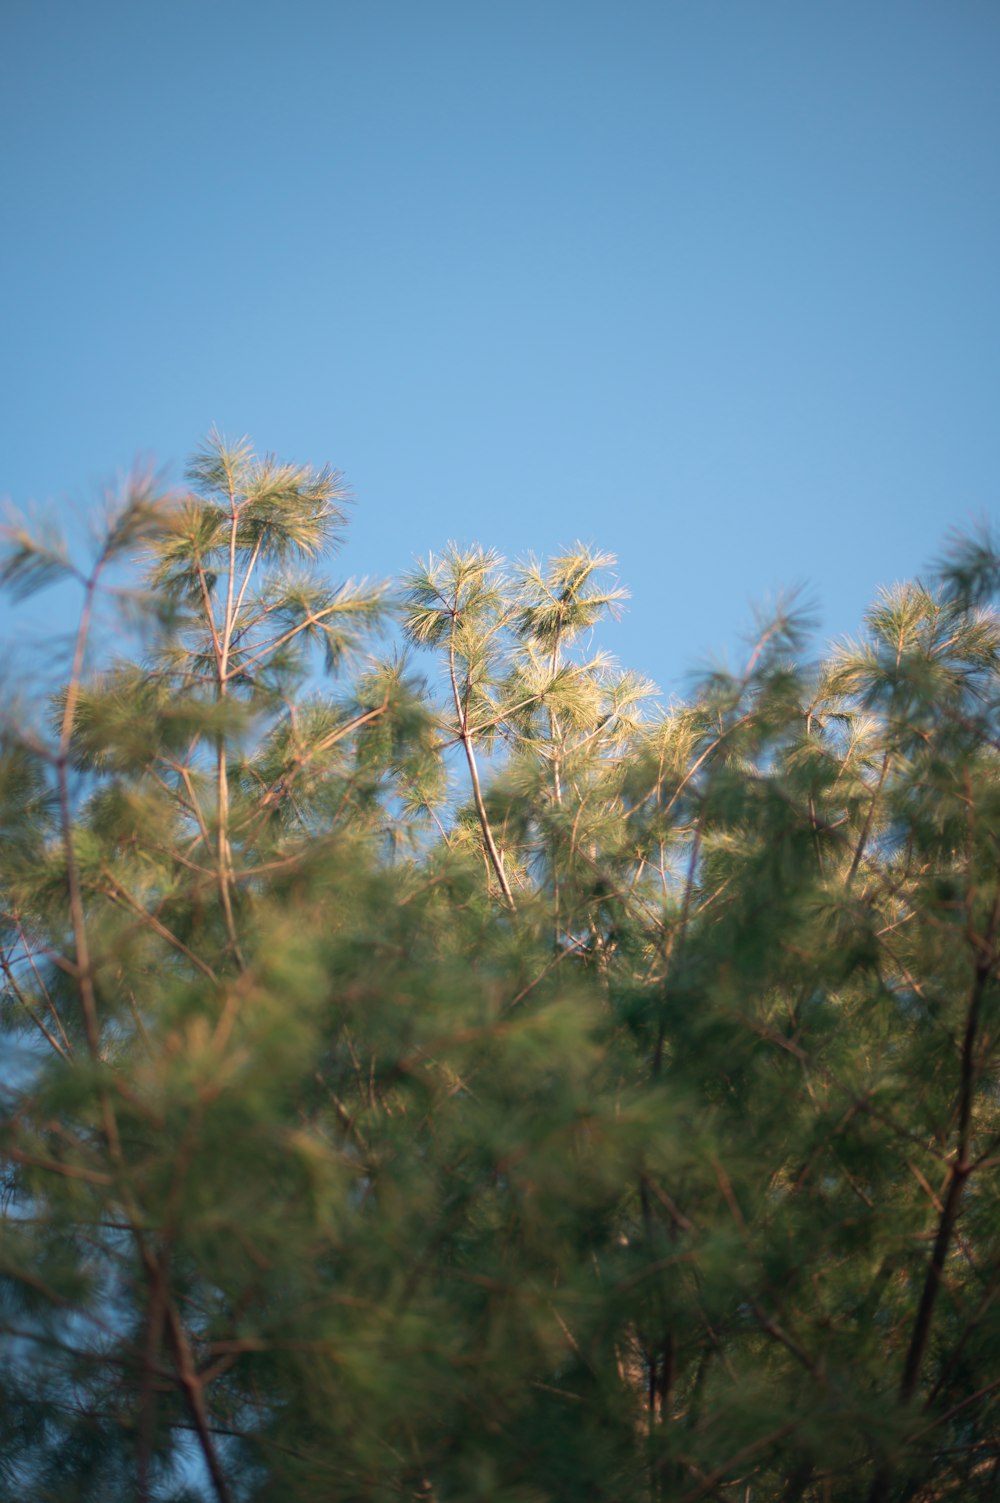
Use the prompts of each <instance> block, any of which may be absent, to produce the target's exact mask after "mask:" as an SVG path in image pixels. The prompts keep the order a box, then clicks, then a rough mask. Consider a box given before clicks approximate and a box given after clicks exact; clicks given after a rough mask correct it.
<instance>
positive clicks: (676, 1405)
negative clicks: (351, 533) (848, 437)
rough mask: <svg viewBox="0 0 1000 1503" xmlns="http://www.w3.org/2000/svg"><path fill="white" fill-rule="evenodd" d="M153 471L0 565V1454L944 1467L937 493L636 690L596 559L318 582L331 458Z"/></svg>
mask: <svg viewBox="0 0 1000 1503" xmlns="http://www.w3.org/2000/svg"><path fill="white" fill-rule="evenodd" d="M188 478H189V481H190V486H191V489H190V491H188V492H185V493H184V494H181V495H170V494H160V493H158V492H157V491H156V489H155V485H154V483H153V482H152V481H151V480H149V479H148V477H146V478H139V479H137V480H135V481H134V482H132V483H131V484H130V486H129V487H128V488H127V489H126V493H125V495H124V497H123V498H122V501H121V504H120V506H119V509H118V511H117V512H115V513H112V514H111V515H110V516H109V519H108V524H107V531H106V535H105V537H104V540H103V541H102V543H101V544H100V546H99V548H98V552H97V555H96V557H95V559H94V561H93V563H92V564H91V565H90V566H89V567H80V566H78V565H77V564H75V563H73V562H71V561H70V560H69V557H68V554H67V553H66V551H65V549H64V548H63V545H62V544H61V543H60V542H59V541H58V539H55V538H54V536H53V535H43V536H41V537H36V536H35V535H34V534H32V532H31V530H30V528H29V525H28V524H27V523H26V522H23V521H19V522H17V523H15V524H14V525H13V526H12V528H11V529H10V530H9V531H8V533H7V534H6V538H7V544H6V552H5V554H4V555H3V560H2V562H0V575H2V577H3V579H5V581H6V582H7V584H8V586H9V587H10V588H12V589H13V590H14V592H15V593H24V592H25V591H26V590H27V589H29V588H35V587H40V586H42V585H44V584H45V583H46V582H48V580H50V579H52V578H55V577H57V576H59V577H70V578H74V579H76V580H77V581H78V582H79V583H80V585H81V589H82V593H83V611H82V616H81V628H80V633H79V636H78V639H77V646H76V651H75V654H74V660H73V666H72V671H71V674H70V677H69V680H68V682H67V683H66V685H65V686H64V688H63V689H62V691H61V692H60V693H58V694H57V695H56V696H55V697H54V699H53V701H52V703H51V704H50V705H49V707H48V710H49V713H48V718H47V720H46V718H45V717H42V716H39V715H37V714H36V713H32V714H30V715H25V716H21V715H19V716H17V717H13V716H12V717H11V719H10V721H9V723H8V724H7V725H6V727H5V728H4V730H3V733H2V737H0V835H2V839H3V848H4V862H3V870H2V874H0V970H2V979H3V995H2V1008H3V1011H2V1019H3V1028H4V1032H5V1041H6V1043H7V1046H8V1052H7V1059H8V1061H9V1063H8V1064H7V1066H6V1067H5V1073H4V1076H3V1098H2V1113H0V1151H2V1157H3V1164H4V1170H3V1173H4V1180H3V1186H4V1194H3V1216H2V1219H0V1330H2V1331H3V1333H4V1340H5V1354H4V1356H5V1360H4V1364H3V1369H2V1375H0V1387H2V1390H3V1398H4V1404H3V1405H2V1406H0V1413H2V1419H0V1426H2V1436H0V1457H2V1460H0V1499H7V1498H9V1499H11V1500H15V1499H16V1500H18V1503H20V1500H28V1503H43V1500H54V1499H59V1500H66V1499H78V1500H80V1503H84V1500H94V1503H97V1500H100V1503H114V1500H118V1499H121V1500H122V1503H124V1500H126V1499H132V1498H139V1499H142V1500H148V1503H153V1500H157V1503H161V1500H162V1503H165V1500H168V1499H169V1500H172V1503H181V1500H191V1499H194V1498H201V1497H209V1496H214V1497H215V1498H216V1499H218V1500H220V1503H225V1500H231V1503H237V1500H240V1503H243V1500H246V1503H251V1500H261V1503H263V1500H265V1499H266V1500H270V1499H275V1498H280V1499H283V1500H284V1499H288V1500H289V1503H320V1500H322V1503H338V1500H339V1503H362V1500H364V1503H381V1500H386V1503H388V1500H393V1499H411V1500H424V1503H430V1500H434V1503H450V1500H453V1503H467V1500H482V1503H568V1500H571V1499H572V1500H574V1503H577V1500H588V1499H590V1500H594V1503H597V1500H615V1503H618V1500H622V1503H624V1500H629V1503H632V1500H635V1499H647V1500H649V1503H696V1500H700V1499H721V1500H727V1503H737V1500H739V1503H749V1500H751V1499H752V1500H753V1503H798V1500H801V1503H856V1500H868V1503H890V1500H891V1503H904V1500H907V1503H931V1500H938V1499H944V1498H955V1499H959V1498H961V1499H963V1500H964V1499H972V1500H976V1499H979V1500H982V1503H986V1500H989V1499H991V1498H993V1497H995V1496H996V1490H997V1486H998V1479H1000V1450H998V1447H997V1443H996V1435H997V1433H998V1431H1000V1409H998V1406H1000V1383H998V1381H997V1378H996V1373H997V1371H998V1370H1000V1299H998V1298H997V1295H998V1293H1000V1274H998V1271H997V1270H998V1267H1000V1215H998V1210H997V1207H998V1205H1000V1198H998V1195H997V1188H998V1186H997V1177H998V1170H1000V1099H998V1088H997V1086H998V1065H1000V1055H998V1046H1000V986H998V978H997V962H998V930H1000V875H998V873H1000V863H998V839H1000V835H998V832H1000V776H998V773H1000V762H998V758H1000V737H998V729H1000V727H998V696H997V684H998V658H1000V628H998V620H997V616H996V614H995V612H994V610H993V609H992V607H991V605H990V599H991V595H990V592H991V590H993V589H995V585H996V580H997V577H998V564H997V559H996V554H995V550H993V548H992V545H991V543H990V540H989V539H988V538H987V537H982V538H979V539H977V540H974V541H973V542H971V543H969V544H968V545H966V546H963V547H960V546H959V545H957V544H956V545H955V547H954V548H953V549H952V552H951V553H950V555H949V557H948V559H947V560H946V563H945V565H944V566H942V571H941V575H940V579H939V581H938V583H937V584H936V585H934V586H933V587H925V586H921V585H912V586H905V587H897V588H895V589H893V590H892V591H888V592H885V593H884V594H883V595H882V596H880V598H879V600H878V601H877V602H876V604H875V605H874V607H873V608H872V610H871V612H870V613H869V615H868V617H867V618H866V621H865V623H864V628H863V632H862V635H861V637H860V638H859V640H858V641H857V642H856V643H851V644H845V645H844V646H842V647H841V648H840V649H838V650H837V651H836V652H834V653H833V654H832V655H831V657H830V659H829V661H827V662H826V663H823V664H821V665H819V666H818V667H816V668H811V667H809V666H807V665H804V663H803V641H804V639H803V627H804V623H803V620H802V618H801V615H800V614H798V613H796V611H795V610H793V609H790V608H783V609H782V610H781V611H779V612H778V614H777V615H776V617H775V618H774V619H773V620H770V621H768V622H763V623H761V626H760V630H759V635H758V638H757V640H756V642H755V643H754V645H753V648H752V650H751V652H750V653H749V656H748V661H747V666H746V669H745V671H743V672H742V673H740V674H735V675H727V674H723V673H714V674H712V675H709V676H708V677H707V678H706V680H705V681H704V683H703V684H702V685H701V686H700V687H699V688H698V690H697V691H696V692H695V693H694V694H693V695H692V696H691V699H690V701H689V702H688V703H686V704H677V705H671V706H668V707H666V708H662V707H660V706H658V705H657V703H656V701H655V694H654V690H653V688H652V686H651V685H649V684H648V683H646V682H644V681H643V680H641V679H639V678H637V677H636V676H635V675H632V674H629V673H628V672H625V671H623V670H621V669H620V668H619V667H618V666H617V665H616V664H615V663H614V662H613V660H612V659H611V658H610V657H608V656H607V654H606V653H605V652H604V651H603V650H601V649H600V648H598V647H597V646H595V645H594V642H593V640H592V638H593V637H594V636H596V635H597V634H598V633H599V632H600V629H601V626H602V623H604V622H605V621H606V620H607V619H608V618H609V617H613V616H614V614H615V611H616V609H617V606H618V603H619V602H620V600H621V599H622V596H623V592H622V590H621V589H620V587H619V586H618V585H617V583H616V582H615V580H614V578H613V576H612V575H611V573H610V570H611V568H612V566H613V559H612V558H611V557H610V556H609V555H605V554H599V553H596V552H595V551H593V550H592V549H589V548H586V547H584V546H582V545H577V546H576V547H574V548H573V549H571V550H568V551H567V552H566V553H565V554H564V555H562V556H560V557H558V558H555V559H553V560H550V561H548V562H544V561H536V560H534V559H530V560H529V561H528V562H527V563H526V564H524V565H519V566H516V567H508V566H507V565H505V564H504V563H503V561H502V560H501V559H499V558H498V557H497V556H496V555H495V554H493V553H490V552H488V551H486V550H483V549H472V550H468V551H462V550H460V549H458V548H456V547H453V546H452V547H449V548H448V549H447V550H446V551H445V552H444V553H443V554H442V555H440V556H438V555H435V556H432V557H430V558H429V559H428V560H427V562H426V563H425V564H422V565H420V566H419V567H418V568H417V569H415V570H414V571H413V573H412V574H411V575H410V577H409V578H407V579H406V580H404V581H403V582H402V585H401V587H400V589H399V592H398V594H397V595H395V596H393V595H392V594H391V593H390V592H389V591H387V590H386V589H385V588H384V587H369V586H366V585H364V584H360V585H357V584H347V585H343V584H342V585H339V586H338V585H334V584H331V583H330V581H329V580H328V579H327V578H326V577H325V576H324V575H323V574H322V573H320V572H318V562H317V561H318V560H319V558H320V556H321V555H322V554H323V553H326V552H329V551H330V550H331V549H332V548H333V547H334V546H335V545H336V543H337V540H338V538H339V536H340V532H341V529H342V525H343V521H344V515H343V509H342V502H343V500H344V491H343V488H342V485H341V482H340V479H339V477H337V476H336V475H335V474H334V473H333V472H331V471H329V470H322V471H313V470H310V469H308V468H303V467H294V466H288V465H284V464H279V463H278V462H277V461H275V460H274V459H271V458H268V459H263V460H260V459H258V458H257V457H256V456H255V455H254V453H253V451H252V449H251V447H250V445H249V444H248V443H247V442H246V441H240V442H238V443H235V444H231V443H226V442H224V441H222V440H221V439H219V438H217V437H213V438H212V439H211V440H210V441H209V443H208V444H207V445H206V447H205V449H204V450H203V451H202V452H200V453H199V454H198V455H196V456H195V459H194V460H193V462H192V464H191V467H190V471H189V476H188ZM123 568H128V569H131V571H132V580H133V583H134V584H135V586H136V591H135V594H134V596H133V597H132V598H131V599H126V598H125V597H124V596H122V595H121V594H120V593H116V594H114V595H112V597H111V598H112V599H118V600H120V601H121V604H122V606H123V608H125V609H126V614H125V618H124V621H125V624H123V627H122V631H121V633H120V635H119V636H118V638H117V639H116V645H117V649H118V654H117V656H111V657H108V656H105V657H104V658H101V657H100V655H99V654H97V653H95V652H92V648H91V634H92V633H91V622H92V618H93V611H94V605H95V601H97V600H99V599H101V598H102V591H103V587H104V584H105V581H106V579H107V577H108V571H109V570H111V569H117V570H118V571H119V575H118V576H116V578H117V577H120V571H121V570H122V569H123ZM392 612H396V613H397V615H398V619H399V621H400V623H401V629H402V632H403V635H404V637H405V638H406V639H407V641H408V643H409V648H410V652H409V655H408V656H403V657H399V656H395V657H393V656H390V657H389V658H386V659H380V658H379V657H378V656H377V655H376V653H375V652H374V650H373V649H374V646H375V645H376V639H377V635H378V633H379V631H380V629H381V627H382V626H383V624H384V623H385V622H386V620H387V619H388V617H389V616H390V615H391V613H392ZM137 620H138V621H139V622H140V627H141V629H140V630H139V631H138V632H137V631H136V622H137ZM131 641H134V642H135V643H136V646H135V650H134V651H130V650H129V649H128V644H129V642H131ZM321 668H324V669H325V670H326V671H327V672H328V673H331V674H332V675H333V683H332V685H331V684H325V683H324V681H323V679H322V678H321V676H320V669H321ZM424 672H426V674H427V676H428V677H427V679H425V678H424V677H423V676H422V674H423V673H424ZM37 724H43V725H44V724H47V725H48V726H49V727H50V731H49V734H48V739H47V740H46V739H44V737H43V736H41V735H39V734H36V733H35V732H28V731H27V730H25V729H24V727H25V726H27V725H37Z"/></svg>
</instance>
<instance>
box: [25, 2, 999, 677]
mask: <svg viewBox="0 0 1000 1503" xmlns="http://www.w3.org/2000/svg"><path fill="white" fill-rule="evenodd" d="M0 7H2V13H3V35H4V41H3V46H2V48H0V116H2V119H0V139H2V141H3V143H4V146H3V152H2V160H3V198H2V204H3V213H4V219H5V226H4V232H3V235H2V237H0V286H2V288H3V296H2V300H0V303H2V313H0V493H3V494H6V495H9V496H10V497H11V498H12V499H13V500H14V501H15V502H17V503H19V504H23V503H24V502H26V501H27V500H28V499H29V498H31V497H36V498H39V499H43V500H44V499H51V500H52V501H53V502H54V503H55V504H56V505H57V506H58V507H60V508H66V509H68V508H69V507H70V505H71V504H80V505H82V506H84V507H86V506H88V505H89V504H90V503H92V502H93V500H94V499H95V497H96V496H97V494H98V492H99V489H100V487H101V485H102V483H103V482H105V481H106V480H107V479H108V478H109V477H111V476H113V475H114V473H115V472H116V471H117V470H120V469H121V468H122V467H127V466H128V465H129V463H130V462H131V461H132V460H133V459H134V458H135V457H136V456H137V455H145V456H150V455H151V456H154V457H155V458H156V459H157V460H158V461H160V462H165V463H168V464H170V466H171V472H172V474H173V476H174V478H179V477H180V475H181V472H182V466H183V459H184V456H185V455H186V454H187V453H188V452H189V451H190V450H191V449H192V447H193V446H194V445H195V444H196V443H197V441H198V440H199V438H200V437H201V436H202V435H204V434H205V433H206V432H207V430H208V429H209V427H210V426H211V425H212V424H213V423H214V424H217V425H218V426H219V427H220V428H221V429H223V430H224V431H227V432H231V433H242V432H246V433H249V434H250V435H251V436H252V438H253V439H254V441H255V442H256V443H257V445H258V446H259V447H260V448H262V449H269V450H273V451H276V452H277V453H278V454H279V455H280V456H281V457H283V458H289V459H297V460H308V461H311V462H314V463H317V464H319V463H323V462H326V461H330V462H331V463H333V464H335V465H336V466H338V467H339V468H341V469H343V470H344V471H346V473H347V476H348V478H349V480H350V483H351V485H352V488H353V491H354V493H355V496H356V499H357V503H358V504H357V506H356V508H355V509H354V512H353V524H352V529H351V533H350V537H349V542H348V546H347V548H346V550H345V553H344V554H343V556H342V558H341V560H340V567H341V569H342V571H344V572H350V573H354V574H361V573H366V574H369V575H376V576H385V575H392V574H396V573H398V572H399V571H400V570H402V569H405V568H406V567H407V565H408V563H409V561H410V560H411V558H412V556H413V555H414V554H418V553H424V552H426V551H427V550H428V549H429V548H437V547H440V546H441V545H442V544H443V543H444V542H445V541H446V540H447V539H449V538H457V539H459V540H463V541H472V540H478V541H481V542H483V543H485V544H489V545H494V546H497V547H498V548H500V549H501V550H503V551H504V552H506V553H508V554H519V553H524V552H525V551H527V550H529V549H532V550H534V551H536V552H545V551H550V550H553V549H556V548H559V547H560V546H563V545H565V544H566V543H568V542H570V541H572V540H573V539H574V538H575V537H577V536H580V537H583V538H584V539H585V540H590V541H593V542H595V543H598V544H600V545H601V546H603V547H607V548H611V549H614V550H615V551H616V552H617V553H618V555H619V558H620V572H621V577H622V579H623V581H624V582H625V583H626V584H628V585H629V587H630V588H631V591H632V597H633V598H632V600H631V602H630V606H629V610H628V614H627V616H626V617H625V619H624V620H623V621H622V623H620V625H618V626H617V627H615V628H614V629H613V630H612V631H611V632H610V633H609V634H608V635H607V638H606V645H607V646H608V647H610V648H611V649H612V650H613V651H615V652H616V653H617V654H618V655H619V656H620V658H621V659H622V660H623V662H624V663H626V664H627V665H628V666H631V667H635V668H637V669H639V670H641V671H643V672H645V673H647V674H649V675H650V676H652V677H653V678H655V679H656V680H657V681H658V682H660V683H661V684H663V685H664V686H665V687H666V688H667V689H668V690H677V689H679V688H681V687H682V686H683V683H684V675H685V673H686V671H687V670H689V669H691V668H692V667H695V666H697V665H698V664H699V663H704V662H705V661H706V660H707V659H708V658H709V657H711V656H712V655H713V654H716V653H719V654H726V653H728V654H729V656H730V657H731V658H734V657H735V656H736V655H737V653H738V650H739V649H738V641H739V634H740V632H741V630H742V629H743V628H744V627H745V626H746V624H747V623H748V621H749V618H750V604H751V602H752V601H754V600H757V601H760V600H763V599H766V598H767V597H768V595H769V594H773V593H774V592H775V591H776V590H777V589H779V588H781V587H782V586H787V585H793V584H797V583H805V584H806V586H807V588H808V590H809V593H810V594H811V596H812V598H813V599H814V600H815V601H816V602H817V604H818V606H819V608H820V621H821V627H822V630H823V632H824V633H826V634H838V633H843V632H847V631H849V630H852V629H853V628H854V627H855V626H856V625H857V622H858V618H859V615H860V612H861V611H862V609H863V607H864V605H865V604H866V602H867V601H868V600H869V598H870V597H871V595H872V593H873V591H874V589H875V588H876V587H877V585H878V584H880V583H884V582H889V581H891V580H893V579H895V578H900V577H906V576H908V575H911V574H913V573H914V572H915V571H917V570H919V569H920V568H922V567H923V566H924V565H925V564H926V563H927V561H928V559H929V558H931V557H933V556H934V555H935V554H936V553H937V552H938V551H939V548H940V545H941V542H942V540H943V538H944V535H945V534H946V532H947V531H948V529H949V528H951V527H953V526H962V525H967V524H968V523H969V522H970V521H971V520H972V519H975V518H977V517H980V518H981V517H984V516H988V515H990V514H991V513H992V514H993V515H995V514H996V510H997V475H998V473H1000V463H998V461H1000V439H998V432H1000V430H998V424H997V408H998V398H1000V276H998V268H1000V89H998V87H997V79H998V77H1000V6H997V5H996V3H995V0H949V3H948V4H942V3H940V0H933V3H932V0H838V3H832V0H828V3H821V0H787V3H786V0H753V3H751V0H740V3H737V0H727V3H721V0H660V3H655V4H654V3H636V0H616V3H611V0H605V3H593V0H533V3H526V0H505V3H503V4H500V3H493V4H486V3H478V0H462V3H446V0H422V3H421V4H415V3H412V0H408V3H404V0H380V3H379V0H369V3H362V0H350V3H349V0H325V3H319V0H285V3H283V4H282V5H280V6H279V5H277V4H274V3H268V4H265V3H254V0H241V3H228V0H198V3H189V0H173V3H171V4H169V5H167V4H163V3H156V4H153V3H146V0H127V3H126V0H121V3H113V0H88V3H87V4H85V5H70V4H67V3H65V0H0Z"/></svg>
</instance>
